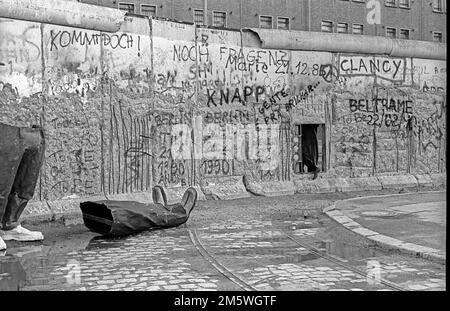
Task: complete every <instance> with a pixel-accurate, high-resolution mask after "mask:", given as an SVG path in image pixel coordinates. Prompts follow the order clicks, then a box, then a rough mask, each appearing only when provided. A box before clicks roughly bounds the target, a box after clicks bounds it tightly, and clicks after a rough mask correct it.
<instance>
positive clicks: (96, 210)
mask: <svg viewBox="0 0 450 311" xmlns="http://www.w3.org/2000/svg"><path fill="white" fill-rule="evenodd" d="M152 195H153V201H154V202H155V203H153V204H144V203H140V202H134V201H111V200H104V201H96V202H82V203H81V204H80V208H81V211H82V213H83V220H84V224H85V225H86V227H87V228H88V229H89V230H91V231H93V232H96V233H100V234H102V235H108V236H120V235H127V234H132V233H136V232H139V231H144V230H150V229H162V228H170V227H175V226H179V225H181V224H183V223H185V222H186V221H187V220H188V218H189V215H190V213H191V212H192V210H193V208H194V207H195V204H196V202H197V191H196V190H195V189H194V188H189V189H187V190H186V191H185V193H184V195H183V198H182V200H181V203H177V204H172V205H167V197H166V194H165V192H164V189H163V188H162V187H154V188H153V192H152Z"/></svg>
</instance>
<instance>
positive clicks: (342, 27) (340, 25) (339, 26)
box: [336, 23, 348, 33]
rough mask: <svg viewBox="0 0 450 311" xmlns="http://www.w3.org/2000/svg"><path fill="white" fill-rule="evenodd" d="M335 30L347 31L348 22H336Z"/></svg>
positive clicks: (339, 31)
mask: <svg viewBox="0 0 450 311" xmlns="http://www.w3.org/2000/svg"><path fill="white" fill-rule="evenodd" d="M336 31H337V32H338V33H348V24H347V23H337V27H336Z"/></svg>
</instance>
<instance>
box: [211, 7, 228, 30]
mask: <svg viewBox="0 0 450 311" xmlns="http://www.w3.org/2000/svg"><path fill="white" fill-rule="evenodd" d="M213 26H216V27H227V13H226V12H219V11H213Z"/></svg>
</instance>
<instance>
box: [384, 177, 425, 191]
mask: <svg viewBox="0 0 450 311" xmlns="http://www.w3.org/2000/svg"><path fill="white" fill-rule="evenodd" d="M377 178H378V180H379V181H380V183H381V187H382V188H383V189H390V188H414V187H417V186H418V182H417V179H416V178H415V177H414V176H413V175H407V174H403V175H394V176H378V177H377Z"/></svg>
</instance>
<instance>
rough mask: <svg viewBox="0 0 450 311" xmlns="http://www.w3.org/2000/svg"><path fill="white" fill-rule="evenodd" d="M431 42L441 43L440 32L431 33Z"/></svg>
mask: <svg viewBox="0 0 450 311" xmlns="http://www.w3.org/2000/svg"><path fill="white" fill-rule="evenodd" d="M433 41H435V42H442V32H437V31H435V32H433Z"/></svg>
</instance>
